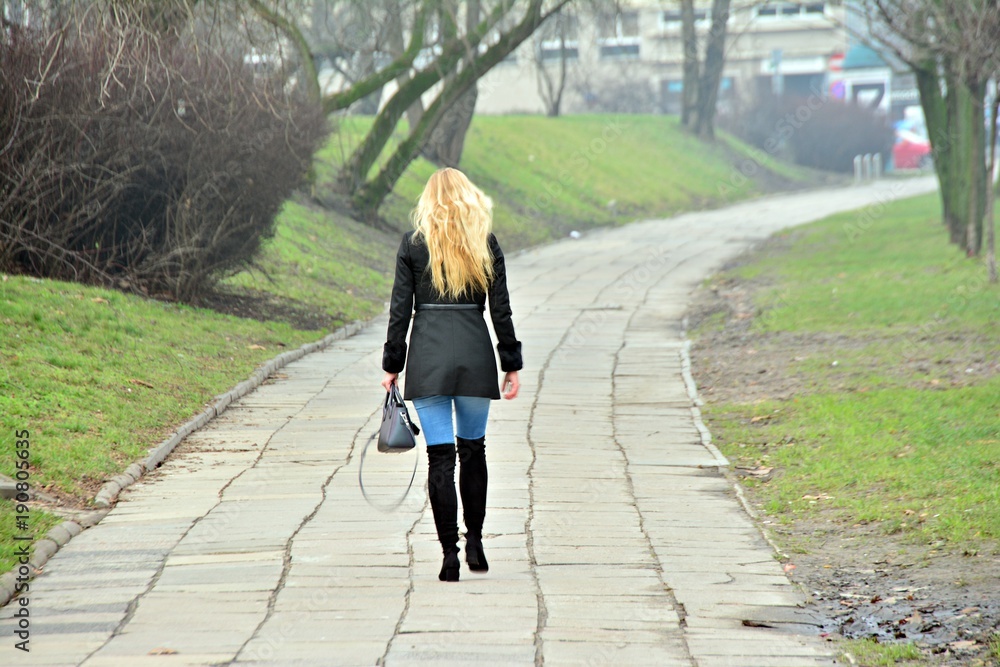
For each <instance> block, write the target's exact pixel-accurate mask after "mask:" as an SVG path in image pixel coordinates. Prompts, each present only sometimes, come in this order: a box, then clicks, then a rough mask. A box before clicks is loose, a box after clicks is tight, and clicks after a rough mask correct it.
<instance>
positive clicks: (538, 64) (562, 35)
mask: <svg viewBox="0 0 1000 667" xmlns="http://www.w3.org/2000/svg"><path fill="white" fill-rule="evenodd" d="M552 20H555V21H557V22H558V23H557V27H558V30H559V78H558V80H556V81H553V80H552V76H551V75H550V74H549V69H548V67H547V66H546V65H545V58H544V57H543V55H542V50H541V46H542V44H541V43H539V44H538V47H539V48H537V49H535V75H536V77H537V80H538V96H539V97H541V98H542V103H543V104H544V105H545V115H546V116H548V117H550V118H557V117H558V116H559V114H560V113H561V112H562V98H563V92H564V91H565V90H566V69H567V62H566V24H565V22H564V16H563V15H562V14H561V13H560V14H558V15H556V16H553V19H552Z"/></svg>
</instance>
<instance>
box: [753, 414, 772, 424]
mask: <svg viewBox="0 0 1000 667" xmlns="http://www.w3.org/2000/svg"><path fill="white" fill-rule="evenodd" d="M770 418H771V415H758V416H756V417H751V418H750V423H751V424H756V423H757V422H762V421H764V420H765V419H770Z"/></svg>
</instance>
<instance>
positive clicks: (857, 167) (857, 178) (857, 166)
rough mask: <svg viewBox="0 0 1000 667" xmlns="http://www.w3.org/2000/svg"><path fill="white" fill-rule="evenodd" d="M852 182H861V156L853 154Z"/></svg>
mask: <svg viewBox="0 0 1000 667" xmlns="http://www.w3.org/2000/svg"><path fill="white" fill-rule="evenodd" d="M854 184H855V185H860V184H861V156H860V155H855V156H854Z"/></svg>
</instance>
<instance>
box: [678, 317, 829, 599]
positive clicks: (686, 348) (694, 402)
mask: <svg viewBox="0 0 1000 667" xmlns="http://www.w3.org/2000/svg"><path fill="white" fill-rule="evenodd" d="M684 327H685V328H686V327H687V319H686V318H685V321H684ZM690 353H691V339H689V338H685V339H684V345H683V346H681V353H680V354H681V375H682V376H683V377H684V385H685V386H686V387H687V390H688V396H689V397H690V398H691V413H692V414H693V415H694V424H695V426H696V427H697V428H698V432H699V433H700V434H701V442H702V444H703V445H704V446H705V448H706V449H708V450H709V451H710V452H711V453H712V455H713V456H715V457H716V459H717V460H719V461H720V463H719V471H720V472H721V473H722V475H723V476H725V478H726V479H727V480H728V481H729V483H730V484H732V486H733V492H734V494H735V495H736V499H737V500H739V502H740V505H741V506H742V507H743V511H744V512H746V513H747V514H748V515H749V516H750V518H751V519H753V522H754V525H755V526H756V527H757V530H758V531H759V532H760V534H761V537H763V538H764V541H766V542H767V543H768V544H769V545H770V546H771V549H773V550H774V553H775V554H776V555H777V556H778V557H779V558H782V559H788V557H789V556H788V553H786V552H785V550H784V549H782V548H781V547H780V546H779V545H778V543H777V542H775V541H774V538H772V537H771V533H770V532H769V531H768V530H767V529H766V528H765V527H764V523H763V521H761V518H760V513H759V512H757V510H755V509H754V508H753V507H752V506H751V505H750V501H749V500H747V497H746V494H745V493H744V492H743V487H742V486H740V483H739V480H738V479H737V478H736V476H735V475H734V474H733V472H732V470H731V469H730V468H729V466H730V463H729V459H727V458H726V457H725V456H724V455H723V454H722V452H721V451H719V449H718V448H717V447H716V446H715V445H714V444H713V443H712V435H711V433H710V432H709V430H708V427H707V426H705V423H704V422H703V421H702V419H701V410H699V409H698V406H699V405H704V404H705V402H704V401H703V400H702V399H701V397H699V396H698V387H697V385H696V384H695V381H694V376H692V375H691V354H690ZM786 577H787V575H786ZM788 580H789V581H791V583H792V585H793V586H795V587H797V588H798V589H799V591H800V592H801V593H802V594H803V595H804V596H805V598H806V600H807V601H810V600H812V594H811V593H810V592H809V591H808V590H807V589H806V588H805V586H803V585H802V584H800V583H798V582H796V581H794V580H792V579H791V578H790V577H788Z"/></svg>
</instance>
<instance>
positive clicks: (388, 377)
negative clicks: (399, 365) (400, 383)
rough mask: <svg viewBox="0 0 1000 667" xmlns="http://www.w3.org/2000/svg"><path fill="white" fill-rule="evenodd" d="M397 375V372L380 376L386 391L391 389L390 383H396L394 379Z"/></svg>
mask: <svg viewBox="0 0 1000 667" xmlns="http://www.w3.org/2000/svg"><path fill="white" fill-rule="evenodd" d="M398 377H399V373H386V374H385V375H384V376H383V377H382V386H383V387H385V390H386V391H389V390H390V389H392V385H394V384H396V379H397V378H398Z"/></svg>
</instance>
